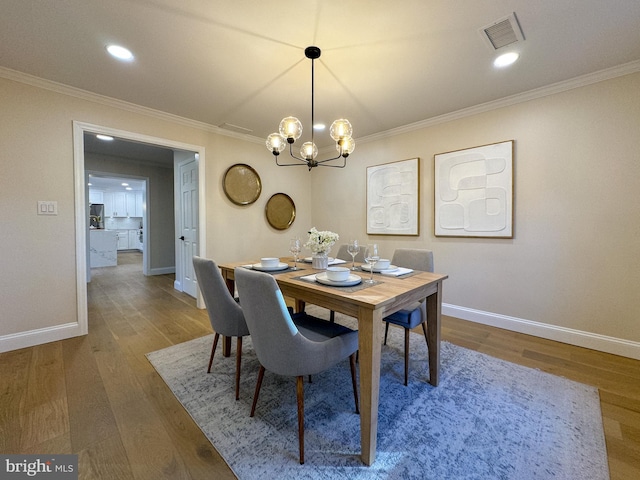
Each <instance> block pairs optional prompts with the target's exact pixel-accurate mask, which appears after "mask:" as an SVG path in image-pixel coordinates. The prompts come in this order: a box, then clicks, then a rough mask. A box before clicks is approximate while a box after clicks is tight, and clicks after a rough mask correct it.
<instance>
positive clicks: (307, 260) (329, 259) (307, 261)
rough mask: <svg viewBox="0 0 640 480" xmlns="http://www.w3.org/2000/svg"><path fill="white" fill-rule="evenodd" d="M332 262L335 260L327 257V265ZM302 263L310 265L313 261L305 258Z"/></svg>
mask: <svg viewBox="0 0 640 480" xmlns="http://www.w3.org/2000/svg"><path fill="white" fill-rule="evenodd" d="M334 260H335V258H333V257H328V258H327V261H328V262H329V263H331V262H333V261H334ZM302 261H303V262H305V263H311V262H312V261H313V259H312V258H311V257H307V258H303V259H302Z"/></svg>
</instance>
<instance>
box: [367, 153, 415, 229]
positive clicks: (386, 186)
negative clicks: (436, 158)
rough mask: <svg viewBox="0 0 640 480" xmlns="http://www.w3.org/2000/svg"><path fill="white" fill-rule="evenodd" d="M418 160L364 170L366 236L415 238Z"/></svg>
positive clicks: (392, 163)
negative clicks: (365, 171)
mask: <svg viewBox="0 0 640 480" xmlns="http://www.w3.org/2000/svg"><path fill="white" fill-rule="evenodd" d="M419 179H420V159H419V158H411V159H409V160H401V161H399V162H391V163H385V164H383V165H375V166H373V167H367V234H368V235H418V234H419V233H420V225H419V220H418V219H419V206H420V201H419V200H420V198H419V197H420V181H419Z"/></svg>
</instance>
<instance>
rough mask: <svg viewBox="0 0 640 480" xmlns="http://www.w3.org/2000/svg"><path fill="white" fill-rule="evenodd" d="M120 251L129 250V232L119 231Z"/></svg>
mask: <svg viewBox="0 0 640 480" xmlns="http://www.w3.org/2000/svg"><path fill="white" fill-rule="evenodd" d="M117 235H118V250H129V230H118V232H117Z"/></svg>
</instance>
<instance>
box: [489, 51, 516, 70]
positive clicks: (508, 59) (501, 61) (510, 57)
mask: <svg viewBox="0 0 640 480" xmlns="http://www.w3.org/2000/svg"><path fill="white" fill-rule="evenodd" d="M519 56H520V55H519V54H518V53H516V52H509V53H505V54H503V55H500V56H499V57H498V58H496V59H495V60H494V61H493V66H494V67H498V68H502V67H506V66H509V65H511V64H512V63H513V62H515V61H516V60H518V57H519Z"/></svg>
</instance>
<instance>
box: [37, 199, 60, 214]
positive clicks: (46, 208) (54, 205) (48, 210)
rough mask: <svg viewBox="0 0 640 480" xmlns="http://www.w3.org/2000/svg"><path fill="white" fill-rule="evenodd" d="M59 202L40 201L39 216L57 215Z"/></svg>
mask: <svg viewBox="0 0 640 480" xmlns="http://www.w3.org/2000/svg"><path fill="white" fill-rule="evenodd" d="M57 214H58V202H56V201H44V200H38V215H57Z"/></svg>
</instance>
